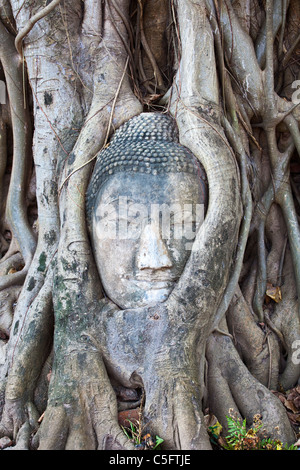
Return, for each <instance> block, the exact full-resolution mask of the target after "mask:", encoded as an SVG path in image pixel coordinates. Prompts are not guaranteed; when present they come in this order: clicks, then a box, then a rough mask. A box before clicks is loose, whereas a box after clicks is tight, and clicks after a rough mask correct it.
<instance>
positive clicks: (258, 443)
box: [224, 415, 298, 450]
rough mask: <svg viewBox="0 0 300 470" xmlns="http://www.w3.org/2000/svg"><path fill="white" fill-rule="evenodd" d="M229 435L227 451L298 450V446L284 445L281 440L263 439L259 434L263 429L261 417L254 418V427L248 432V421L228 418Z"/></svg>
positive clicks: (232, 417) (233, 417) (234, 417)
mask: <svg viewBox="0 0 300 470" xmlns="http://www.w3.org/2000/svg"><path fill="white" fill-rule="evenodd" d="M226 419H227V424H228V435H227V436H226V445H225V446H224V448H225V449H226V450H298V448H297V446H295V445H291V446H287V445H285V446H284V445H283V444H282V442H281V441H280V440H279V439H271V438H268V439H263V438H261V437H260V436H259V434H258V432H259V430H260V429H261V428H262V421H261V417H260V416H259V415H255V416H254V418H253V425H252V427H250V428H249V429H248V430H247V423H246V419H244V420H243V421H242V420H241V419H240V418H238V417H236V416H232V415H230V416H226Z"/></svg>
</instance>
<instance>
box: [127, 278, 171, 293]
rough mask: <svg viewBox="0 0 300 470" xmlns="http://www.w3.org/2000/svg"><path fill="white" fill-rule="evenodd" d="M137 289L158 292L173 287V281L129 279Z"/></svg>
mask: <svg viewBox="0 0 300 470" xmlns="http://www.w3.org/2000/svg"><path fill="white" fill-rule="evenodd" d="M130 281H131V282H133V283H134V284H135V285H136V286H137V287H139V289H143V290H147V291H148V290H159V289H169V288H170V287H173V286H174V283H175V280H157V279H147V280H146V279H130Z"/></svg>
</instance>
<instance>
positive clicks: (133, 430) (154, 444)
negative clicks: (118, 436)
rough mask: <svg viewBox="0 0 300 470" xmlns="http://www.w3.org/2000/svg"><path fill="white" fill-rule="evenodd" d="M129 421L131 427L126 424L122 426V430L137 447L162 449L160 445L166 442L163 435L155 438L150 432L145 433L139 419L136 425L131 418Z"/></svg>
mask: <svg viewBox="0 0 300 470" xmlns="http://www.w3.org/2000/svg"><path fill="white" fill-rule="evenodd" d="M128 423H129V426H130V427H129V428H125V427H124V426H121V427H122V430H123V432H124V434H125V436H126V437H127V438H128V439H129V440H130V441H132V442H133V443H134V445H135V447H136V448H137V449H148V450H154V449H157V450H159V449H160V445H161V444H162V443H163V442H164V440H163V439H162V438H161V437H159V436H155V438H153V437H152V436H151V434H149V433H146V434H143V433H142V428H141V425H140V423H139V422H138V421H137V423H136V425H134V424H133V422H132V421H130V420H128Z"/></svg>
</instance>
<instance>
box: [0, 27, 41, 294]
mask: <svg viewBox="0 0 300 470" xmlns="http://www.w3.org/2000/svg"><path fill="white" fill-rule="evenodd" d="M0 39H1V40H0V59H1V63H2V66H3V69H4V73H5V78H6V87H7V92H8V96H9V105H10V114H11V127H12V131H13V163H12V171H11V178H10V184H9V191H8V195H7V201H6V214H5V216H6V221H7V225H8V226H9V228H10V230H11V232H12V233H13V236H14V237H15V238H16V240H17V242H18V245H19V247H20V251H21V253H22V256H23V258H24V262H25V265H26V268H27V269H28V267H29V265H30V263H31V260H32V257H33V254H34V251H35V248H36V239H35V236H34V234H33V231H32V228H31V227H30V224H29V222H28V217H27V207H26V186H27V183H28V172H29V171H30V168H31V155H30V154H31V122H30V115H29V112H28V110H26V109H24V106H23V104H24V95H23V68H22V63H21V61H20V60H19V58H18V56H17V52H16V50H15V47H14V37H13V35H12V34H10V33H9V32H8V31H7V30H6V28H5V27H4V26H3V24H2V22H0ZM20 276H21V274H20V273H16V277H18V278H19V277H20ZM1 281H3V283H4V284H3V285H6V284H7V282H9V285H11V283H10V281H8V279H6V280H1ZM1 287H2V284H1Z"/></svg>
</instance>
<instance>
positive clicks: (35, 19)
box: [15, 0, 60, 56]
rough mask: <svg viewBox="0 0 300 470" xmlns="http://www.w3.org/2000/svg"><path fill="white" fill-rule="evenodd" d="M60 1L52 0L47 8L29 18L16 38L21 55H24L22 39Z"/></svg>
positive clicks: (16, 44)
mask: <svg viewBox="0 0 300 470" xmlns="http://www.w3.org/2000/svg"><path fill="white" fill-rule="evenodd" d="M59 3H60V0H52V2H51V3H49V5H47V6H46V7H45V8H43V9H42V10H40V11H39V12H38V13H36V14H35V15H34V16H33V17H32V18H30V19H29V20H28V23H27V24H26V25H25V26H24V28H23V29H22V30H21V31H20V32H19V33H18V35H17V37H16V39H15V46H16V49H17V51H18V53H19V55H20V56H22V41H23V39H24V38H25V36H27V34H28V33H29V32H30V31H31V30H32V28H33V27H34V25H35V24H36V23H37V22H38V21H39V20H41V19H42V18H44V17H45V16H47V15H48V14H49V13H50V12H51V11H52V10H54V8H55V7H56V6H57V5H58V4H59Z"/></svg>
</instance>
